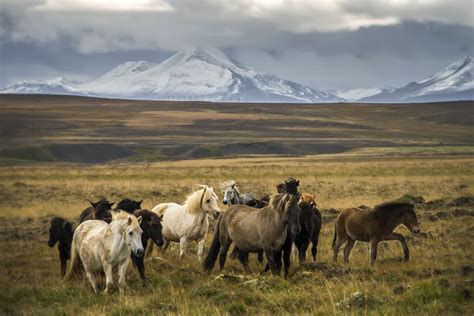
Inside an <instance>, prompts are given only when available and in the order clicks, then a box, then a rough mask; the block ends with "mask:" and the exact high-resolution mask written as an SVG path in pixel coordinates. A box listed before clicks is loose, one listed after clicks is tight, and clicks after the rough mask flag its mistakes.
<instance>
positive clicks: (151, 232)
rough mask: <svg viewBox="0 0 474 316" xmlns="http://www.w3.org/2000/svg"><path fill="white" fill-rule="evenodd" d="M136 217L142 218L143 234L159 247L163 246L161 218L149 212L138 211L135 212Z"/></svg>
mask: <svg viewBox="0 0 474 316" xmlns="http://www.w3.org/2000/svg"><path fill="white" fill-rule="evenodd" d="M134 215H135V216H136V217H140V216H141V218H142V221H141V223H140V228H141V229H142V231H143V234H146V235H147V236H148V237H149V238H151V240H153V242H154V243H155V245H157V246H158V247H161V246H163V243H164V241H163V235H162V233H161V230H162V229H163V226H162V225H161V218H160V217H159V216H158V215H156V214H155V213H153V212H150V211H148V210H137V211H135V212H134Z"/></svg>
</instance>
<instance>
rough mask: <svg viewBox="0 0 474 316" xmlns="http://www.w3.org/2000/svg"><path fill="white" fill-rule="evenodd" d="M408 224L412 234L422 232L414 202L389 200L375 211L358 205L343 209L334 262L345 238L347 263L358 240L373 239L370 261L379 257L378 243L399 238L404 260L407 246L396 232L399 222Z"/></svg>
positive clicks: (372, 262)
mask: <svg viewBox="0 0 474 316" xmlns="http://www.w3.org/2000/svg"><path fill="white" fill-rule="evenodd" d="M402 224H403V225H405V226H406V227H407V228H408V229H409V230H410V231H411V232H412V233H415V234H416V233H419V232H420V228H419V224H418V220H417V218H416V213H415V206H414V205H413V204H411V203H402V202H387V203H383V204H380V205H377V206H376V207H375V208H374V210H370V211H366V210H362V209H359V208H349V209H346V210H343V211H342V212H341V213H340V214H339V215H338V216H337V219H336V225H335V230H334V240H333V243H332V246H333V250H334V262H336V261H337V254H338V252H339V248H340V247H341V246H342V244H344V243H345V242H346V241H347V243H346V246H345V248H344V262H346V263H347V262H349V256H350V254H351V250H352V248H353V247H354V244H355V242H356V241H366V242H370V259H371V260H370V264H371V265H374V264H375V260H376V259H377V246H378V244H379V242H381V241H383V240H398V241H399V242H400V243H401V245H402V248H403V253H404V255H405V261H408V259H409V258H410V253H409V250H408V246H407V244H406V242H405V238H404V237H403V235H401V234H398V233H394V232H393V231H394V230H395V228H397V227H398V226H399V225H402Z"/></svg>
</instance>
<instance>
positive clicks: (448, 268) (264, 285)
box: [0, 153, 474, 315]
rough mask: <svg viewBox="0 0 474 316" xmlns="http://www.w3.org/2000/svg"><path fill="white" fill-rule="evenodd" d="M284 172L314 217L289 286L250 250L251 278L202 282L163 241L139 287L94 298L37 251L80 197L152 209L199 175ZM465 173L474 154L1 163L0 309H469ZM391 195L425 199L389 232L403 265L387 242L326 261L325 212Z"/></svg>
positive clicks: (262, 188) (274, 175)
mask: <svg viewBox="0 0 474 316" xmlns="http://www.w3.org/2000/svg"><path fill="white" fill-rule="evenodd" d="M289 176H292V177H295V178H298V179H300V181H301V187H300V191H302V192H312V193H314V194H315V195H316V197H317V201H318V206H319V208H320V209H322V214H323V218H324V224H323V230H322V235H321V238H320V246H319V249H320V251H319V254H318V262H317V263H311V262H309V263H306V264H304V265H301V266H300V265H299V264H298V263H297V262H293V266H292V268H291V272H290V274H291V277H290V278H289V279H288V280H285V279H283V278H279V277H273V276H271V275H268V274H263V275H262V274H260V273H259V270H261V268H262V267H261V266H260V265H259V263H258V262H257V260H256V258H255V256H251V257H252V258H251V268H252V270H253V271H254V273H252V274H250V275H246V274H244V273H243V269H242V268H241V266H240V265H239V264H238V262H236V261H232V260H228V264H227V267H226V269H225V270H224V271H222V272H219V271H215V272H214V273H213V274H212V275H210V276H208V275H206V274H204V273H203V272H202V271H201V269H200V265H199V263H198V262H197V259H196V256H195V255H194V254H191V255H190V256H188V257H187V258H186V259H185V260H184V261H183V262H179V260H178V247H177V246H176V245H174V246H173V247H172V248H171V251H169V252H168V253H167V254H166V256H165V257H164V258H160V257H158V253H157V252H154V253H153V256H152V257H151V258H149V259H147V260H146V269H147V274H148V277H149V283H148V285H147V286H146V287H142V285H141V283H140V281H139V278H138V275H137V272H136V271H135V270H134V269H133V267H132V266H130V267H129V271H128V275H127V283H128V285H129V289H128V290H127V291H126V293H125V295H124V296H120V295H119V294H118V293H115V294H110V295H104V294H99V295H94V294H93V292H92V290H91V288H90V286H89V284H88V283H87V282H86V281H85V280H84V281H78V282H72V283H68V284H62V283H61V280H60V276H59V262H58V257H57V256H58V255H57V249H50V248H48V246H47V238H48V224H49V220H50V218H51V216H53V215H60V216H64V217H67V218H69V219H71V220H73V221H76V222H77V218H78V215H79V213H80V212H81V210H82V209H83V208H85V207H87V199H90V200H94V199H97V198H98V197H99V196H106V197H108V198H109V199H110V200H113V201H118V200H119V199H120V198H123V197H131V198H136V199H142V198H143V199H145V201H144V206H145V207H146V208H152V207H153V206H154V205H155V204H157V203H159V202H166V201H176V202H180V201H183V200H184V198H185V196H186V194H187V193H189V192H190V191H191V190H192V188H193V186H194V185H196V184H200V183H204V184H208V185H212V186H214V187H218V184H219V182H220V181H223V180H228V179H235V180H236V181H237V182H238V183H239V185H240V187H241V189H242V191H244V192H245V191H255V192H256V193H258V194H263V193H272V192H275V184H276V183H278V182H280V181H281V180H283V179H286V178H287V177H289ZM473 176H474V159H473V157H472V156H471V155H462V154H460V155H459V156H449V155H448V156H426V157H418V158H412V157H411V156H410V155H407V156H405V157H403V156H396V157H390V155H386V156H381V155H380V153H378V154H377V155H365V156H357V155H339V156H338V155H329V156H308V157H300V158H285V157H279V158H272V157H255V158H235V159H208V160H186V161H177V162H160V163H153V164H149V163H135V164H131V163H116V164H107V165H95V166H84V165H79V166H78V165H69V164H67V165H64V164H45V165H28V166H9V167H0V237H1V238H0V251H1V253H2V256H1V257H0V284H1V286H0V314H3V315H5V314H35V315H52V314H91V313H94V314H95V313H97V314H113V315H122V314H130V313H136V314H159V315H162V314H176V313H179V314H244V313H246V314H301V313H311V314H320V315H327V314H353V313H356V314H359V313H360V314H366V313H376V314H397V315H398V314H418V315H441V314H443V315H446V314H458V315H467V314H472V311H473V310H474V304H473V300H472V295H473V290H474V248H473V243H472V240H473V237H474V236H473V232H474V216H473V215H474V199H473V196H474V177H473ZM404 195H405V198H406V199H413V197H419V196H422V197H423V198H424V200H425V202H423V201H422V200H421V199H419V198H414V199H415V200H416V201H417V202H418V203H417V213H418V216H419V218H420V223H421V229H422V234H420V235H418V236H412V235H410V234H409V232H408V230H407V229H406V228H403V227H400V228H398V229H397V231H399V232H400V233H402V234H404V235H407V236H409V241H408V246H409V248H410V250H411V256H412V259H411V261H410V262H408V263H403V262H402V261H401V257H402V249H401V247H400V245H399V244H398V243H396V242H385V243H383V244H382V245H381V246H380V247H379V261H378V264H377V265H376V266H375V267H374V268H370V267H369V253H368V245H367V244H365V243H358V244H357V245H356V246H355V248H354V251H353V254H352V257H351V263H350V264H347V265H346V264H342V263H338V264H333V263H332V259H331V257H332V251H331V242H332V236H333V219H334V217H335V216H336V214H337V212H338V210H340V209H342V208H345V207H349V206H359V205H367V206H370V207H372V206H374V205H376V204H378V203H381V202H383V201H388V200H393V199H397V198H399V197H401V196H404ZM220 197H221V198H222V196H220ZM430 201H431V202H430ZM221 207H222V208H223V209H224V206H223V205H222V204H221ZM211 237H212V233H210V234H209V236H208V239H210V238H211ZM208 246H209V240H208V242H207V243H206V248H207V247H208ZM206 250H207V249H206ZM206 250H205V251H206ZM356 292H359V293H358V294H355V293H356Z"/></svg>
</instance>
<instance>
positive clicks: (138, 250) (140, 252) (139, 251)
mask: <svg viewBox="0 0 474 316" xmlns="http://www.w3.org/2000/svg"><path fill="white" fill-rule="evenodd" d="M144 253H145V250H144V249H143V248H139V249H137V250H135V251H134V254H135V256H137V257H142V256H143V254H144Z"/></svg>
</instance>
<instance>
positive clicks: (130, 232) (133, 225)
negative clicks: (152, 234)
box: [114, 212, 145, 257]
mask: <svg viewBox="0 0 474 316" xmlns="http://www.w3.org/2000/svg"><path fill="white" fill-rule="evenodd" d="M125 214H127V219H126V221H125V224H124V236H125V241H126V243H127V245H128V246H129V247H130V250H131V251H132V252H133V254H134V255H135V256H137V257H141V256H143V254H144V253H145V250H144V249H143V244H142V233H143V231H142V229H141V228H140V223H141V222H142V217H141V216H139V217H138V218H137V217H135V216H133V215H130V214H128V213H125ZM114 216H115V215H114ZM117 216H122V217H123V215H122V212H120V213H118V215H117Z"/></svg>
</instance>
